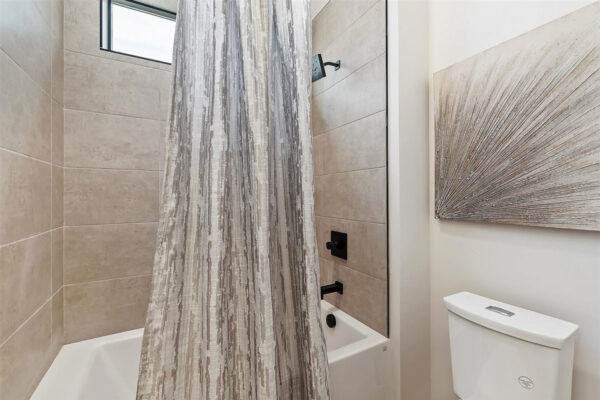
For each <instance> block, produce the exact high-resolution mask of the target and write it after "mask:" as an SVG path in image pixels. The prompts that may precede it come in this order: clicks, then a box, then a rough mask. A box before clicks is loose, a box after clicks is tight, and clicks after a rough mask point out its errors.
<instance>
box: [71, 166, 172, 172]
mask: <svg viewBox="0 0 600 400" xmlns="http://www.w3.org/2000/svg"><path fill="white" fill-rule="evenodd" d="M63 168H64V169H86V170H96V171H123V172H133V171H139V172H157V171H160V170H159V169H136V168H106V167H70V166H64V167H63Z"/></svg>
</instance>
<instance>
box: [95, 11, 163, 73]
mask: <svg viewBox="0 0 600 400" xmlns="http://www.w3.org/2000/svg"><path fill="white" fill-rule="evenodd" d="M100 13H101V22H102V23H101V34H100V37H101V44H100V47H101V48H102V49H103V50H108V51H112V52H115V53H120V54H127V55H131V56H134V57H140V58H146V59H149V60H154V61H160V62H164V63H171V58H172V56H173V41H174V37H175V13H173V12H171V11H167V10H163V9H161V8H157V7H154V6H152V5H148V4H143V3H140V2H137V1H133V0H102V1H101V10H100Z"/></svg>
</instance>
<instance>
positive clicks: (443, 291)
mask: <svg viewBox="0 0 600 400" xmlns="http://www.w3.org/2000/svg"><path fill="white" fill-rule="evenodd" d="M586 3H589V2H583V1H520V2H509V1H506V2H501V1H490V2H474V1H460V2H457V1H436V2H433V3H432V4H431V14H430V38H431V42H430V56H431V63H430V66H431V68H430V74H432V73H433V72H434V71H437V70H439V69H441V68H444V67H446V66H449V65H451V64H453V63H455V62H458V61H460V60H462V59H464V58H466V57H469V56H471V55H473V54H476V53H478V52H480V51H482V50H484V49H487V48H489V47H491V46H494V45H496V44H498V43H500V42H502V41H505V40H508V39H510V38H513V37H515V36H517V35H519V34H522V33H524V32H527V31H529V30H531V29H533V28H535V27H537V26H539V25H541V24H544V23H546V22H549V21H551V20H553V19H555V18H558V17H560V16H562V15H564V14H566V13H568V12H570V11H573V10H575V9H577V8H579V7H581V6H583V5H584V4H586ZM430 99H431V98H430ZM430 109H431V107H430ZM431 116H432V113H431V111H430V151H429V158H430V179H429V183H430V215H431V216H433V183H434V178H433V165H434V164H433V161H434V160H433V156H434V150H433V149H434V148H433V123H432V117H431ZM430 243H431V383H432V387H431V389H432V394H431V399H433V400H448V399H456V396H454V394H453V390H452V376H451V370H450V353H449V343H448V327H447V316H446V310H445V309H444V307H443V305H442V298H443V297H444V296H446V295H448V294H451V293H455V292H458V291H462V290H467V291H471V292H474V293H477V294H480V295H483V296H487V297H491V298H494V299H497V300H500V301H504V302H507V303H511V304H515V305H517V306H521V307H525V308H529V309H532V310H535V311H538V312H541V313H545V314H549V315H552V316H555V317H558V318H562V319H565V320H567V321H571V322H574V323H577V324H579V326H580V332H579V336H578V338H577V343H576V353H575V372H574V387H573V399H574V400H596V399H598V396H599V394H600V234H599V233H597V232H580V231H570V230H559V229H544V228H533V227H517V226H508V225H490V224H483V223H482V224H475V223H461V222H447V221H443V222H441V221H438V220H435V219H433V217H430Z"/></svg>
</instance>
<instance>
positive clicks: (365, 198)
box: [312, 0, 387, 334]
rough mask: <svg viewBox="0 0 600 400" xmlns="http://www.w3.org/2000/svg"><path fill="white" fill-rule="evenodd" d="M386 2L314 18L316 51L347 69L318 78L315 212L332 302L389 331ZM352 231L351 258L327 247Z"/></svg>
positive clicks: (348, 1) (347, 5)
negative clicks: (335, 235)
mask: <svg viewBox="0 0 600 400" xmlns="http://www.w3.org/2000/svg"><path fill="white" fill-rule="evenodd" d="M385 46H386V15H385V0H330V1H329V2H328V3H327V5H326V6H325V7H324V8H323V9H322V10H321V12H320V13H319V14H318V15H317V16H316V17H315V18H314V19H313V54H317V53H321V54H322V56H323V60H324V61H337V60H341V65H342V67H341V69H340V70H338V71H335V70H334V69H333V67H326V68H327V76H326V77H325V78H323V79H321V80H319V81H317V82H315V83H313V102H312V113H313V135H314V139H313V147H314V165H315V212H316V215H317V217H316V218H317V240H318V248H319V256H320V258H319V262H320V266H321V283H322V284H328V283H332V282H334V281H336V280H339V281H340V282H342V283H343V284H344V294H343V295H338V294H331V295H328V296H327V297H326V300H328V301H330V302H331V303H333V304H335V305H336V306H338V307H339V308H341V309H342V310H344V311H345V312H347V313H348V314H350V315H352V316H354V317H355V318H357V319H358V320H360V321H362V322H363V323H365V324H366V325H369V326H370V327H372V328H374V329H375V330H377V331H378V332H380V333H382V334H387V189H386V141H387V139H386V125H387V122H386V47H385ZM332 230H335V231H341V232H346V233H348V259H347V260H342V259H340V258H337V257H333V256H331V255H330V254H329V252H328V251H327V249H326V248H325V243H326V242H327V241H329V240H330V231H332Z"/></svg>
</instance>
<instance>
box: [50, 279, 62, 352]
mask: <svg viewBox="0 0 600 400" xmlns="http://www.w3.org/2000/svg"><path fill="white" fill-rule="evenodd" d="M51 305H52V339H51V343H52V344H51V348H50V354H49V357H48V358H49V361H50V363H51V362H52V360H54V357H56V354H58V352H59V350H60V348H61V347H62V345H63V344H64V343H65V334H64V329H63V313H64V310H63V289H60V290H59V291H58V292H56V293H55V294H54V296H52V300H51Z"/></svg>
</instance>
